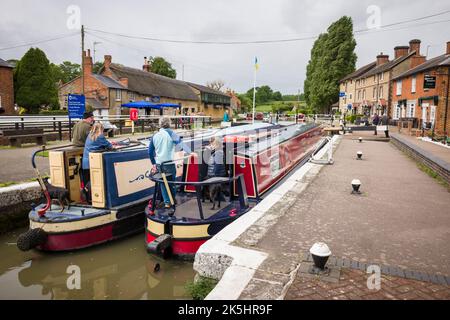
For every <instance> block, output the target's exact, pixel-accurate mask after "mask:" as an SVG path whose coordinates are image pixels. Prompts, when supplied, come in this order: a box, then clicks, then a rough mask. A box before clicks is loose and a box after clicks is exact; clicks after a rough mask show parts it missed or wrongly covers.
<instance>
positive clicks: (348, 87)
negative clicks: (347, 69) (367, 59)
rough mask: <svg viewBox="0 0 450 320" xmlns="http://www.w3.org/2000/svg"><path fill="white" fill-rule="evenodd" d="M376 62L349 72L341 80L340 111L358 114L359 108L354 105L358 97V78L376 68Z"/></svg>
mask: <svg viewBox="0 0 450 320" xmlns="http://www.w3.org/2000/svg"><path fill="white" fill-rule="evenodd" d="M375 66H376V62H372V63H370V64H368V65H365V66H363V67H361V68H359V69H358V70H356V71H355V72H353V73H351V74H349V75H348V76H346V77H345V78H343V79H342V80H341V81H340V82H339V88H340V90H339V91H340V92H341V97H340V99H339V111H340V112H341V113H343V114H344V113H347V114H350V113H351V114H356V113H357V110H356V108H355V106H354V103H355V98H356V79H357V78H358V77H359V76H361V75H362V74H364V73H366V72H368V71H369V70H371V69H373V68H375Z"/></svg>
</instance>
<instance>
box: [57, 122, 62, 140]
mask: <svg viewBox="0 0 450 320" xmlns="http://www.w3.org/2000/svg"><path fill="white" fill-rule="evenodd" d="M58 133H59V141H62V140H63V134H62V124H61V121H59V122H58Z"/></svg>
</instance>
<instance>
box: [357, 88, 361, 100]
mask: <svg viewBox="0 0 450 320" xmlns="http://www.w3.org/2000/svg"><path fill="white" fill-rule="evenodd" d="M360 99H361V90H359V91H358V100H360Z"/></svg>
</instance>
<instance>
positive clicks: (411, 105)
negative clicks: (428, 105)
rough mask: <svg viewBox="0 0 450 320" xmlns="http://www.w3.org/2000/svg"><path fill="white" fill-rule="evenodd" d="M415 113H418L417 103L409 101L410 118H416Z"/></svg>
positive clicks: (408, 115) (408, 112)
mask: <svg viewBox="0 0 450 320" xmlns="http://www.w3.org/2000/svg"><path fill="white" fill-rule="evenodd" d="M415 113H416V104H415V103H411V102H409V103H408V111H407V117H408V118H414V115H415Z"/></svg>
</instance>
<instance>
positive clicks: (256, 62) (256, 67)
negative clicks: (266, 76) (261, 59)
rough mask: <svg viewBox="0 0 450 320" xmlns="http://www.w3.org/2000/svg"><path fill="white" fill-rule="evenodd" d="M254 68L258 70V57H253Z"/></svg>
mask: <svg viewBox="0 0 450 320" xmlns="http://www.w3.org/2000/svg"><path fill="white" fill-rule="evenodd" d="M255 70H257V71H258V70H259V64H258V58H257V57H255Z"/></svg>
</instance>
